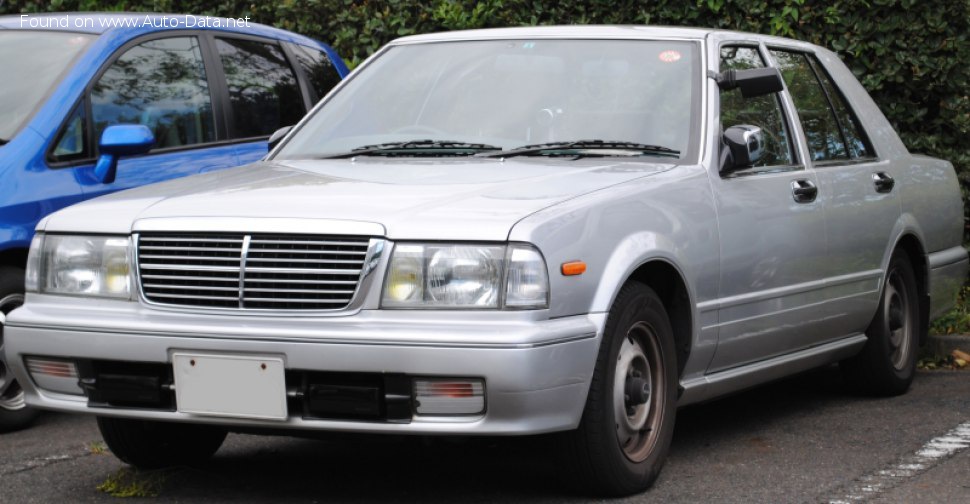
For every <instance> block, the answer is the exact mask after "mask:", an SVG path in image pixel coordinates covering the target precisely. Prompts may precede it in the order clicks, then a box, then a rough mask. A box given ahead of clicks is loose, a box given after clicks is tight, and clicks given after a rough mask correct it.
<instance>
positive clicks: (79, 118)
mask: <svg viewBox="0 0 970 504" xmlns="http://www.w3.org/2000/svg"><path fill="white" fill-rule="evenodd" d="M86 115H87V114H85V113H84V101H81V103H79V104H78V105H77V106H76V107H74V110H73V111H72V112H71V115H70V116H68V119H67V122H65V123H64V129H63V130H61V136H59V137H57V142H56V143H55V144H54V150H53V151H52V152H51V161H54V162H55V163H63V162H68V161H74V160H77V159H86V158H90V157H92V156H91V153H90V152H88V128H87V121H86Z"/></svg>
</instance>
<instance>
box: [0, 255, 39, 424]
mask: <svg viewBox="0 0 970 504" xmlns="http://www.w3.org/2000/svg"><path fill="white" fill-rule="evenodd" d="M22 304H24V270H22V269H20V268H11V267H2V268H0V313H3V314H4V315H6V314H8V313H10V312H11V311H12V310H13V309H14V308H17V307H18V306H20V305H22ZM0 355H3V326H0ZM37 415H38V412H37V410H35V409H33V408H28V407H27V403H26V402H25V401H24V389H23V388H21V387H20V384H18V383H17V380H15V379H14V377H13V374H12V373H11V372H10V368H9V367H8V366H7V363H6V362H5V361H4V360H3V359H2V358H0V432H9V431H14V430H18V429H23V428H24V427H27V426H28V425H30V424H31V423H33V421H34V419H36V418H37Z"/></svg>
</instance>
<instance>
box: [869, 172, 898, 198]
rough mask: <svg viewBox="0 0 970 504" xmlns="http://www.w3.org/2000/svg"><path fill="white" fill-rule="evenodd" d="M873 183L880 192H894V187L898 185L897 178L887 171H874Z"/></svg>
mask: <svg viewBox="0 0 970 504" xmlns="http://www.w3.org/2000/svg"><path fill="white" fill-rule="evenodd" d="M872 183H873V184H874V185H875V186H876V192H878V193H888V192H892V190H893V187H896V180H895V179H893V178H892V177H890V176H889V174H888V173H886V172H876V173H873V174H872Z"/></svg>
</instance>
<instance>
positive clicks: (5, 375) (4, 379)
mask: <svg viewBox="0 0 970 504" xmlns="http://www.w3.org/2000/svg"><path fill="white" fill-rule="evenodd" d="M22 304H24V295H23V294H8V295H7V296H4V298H3V299H0V312H3V313H4V314H7V313H10V311H11V310H13V309H14V308H16V307H18V306H20V305H22ZM2 353H3V327H0V354H2ZM26 406H27V402H26V401H25V400H24V389H22V388H20V385H19V384H17V381H16V380H14V379H13V376H11V375H10V369H9V368H8V367H7V363H6V362H4V361H3V360H2V359H0V409H4V410H7V411H17V410H21V409H24V407H26Z"/></svg>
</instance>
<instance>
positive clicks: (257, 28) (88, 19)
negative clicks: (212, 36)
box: [0, 12, 295, 39]
mask: <svg viewBox="0 0 970 504" xmlns="http://www.w3.org/2000/svg"><path fill="white" fill-rule="evenodd" d="M24 16H26V17H24ZM31 18H33V19H37V18H41V19H51V18H54V19H66V20H67V21H68V23H67V26H66V27H65V26H56V25H55V26H49V25H48V24H44V25H43V26H41V27H37V28H30V27H29V26H25V25H24V24H23V23H24V20H25V19H31ZM206 19H207V20H209V21H213V22H214V21H215V20H219V22H220V23H219V24H220V25H221V26H220V27H218V28H205V27H202V26H198V23H199V22H200V21H202V20H206ZM186 21H189V22H194V24H196V26H195V27H191V26H189V27H188V28H186ZM125 22H127V23H129V25H125ZM134 22H138V23H137V24H134V25H131V24H132V23H134ZM165 22H168V23H177V27H176V26H166V27H162V26H160V24H161V23H165ZM149 23H152V25H153V26H155V27H156V28H155V29H156V30H158V31H162V30H166V29H173V28H181V29H190V30H191V29H216V30H220V31H227V32H233V33H242V34H251V35H262V36H264V37H271V38H283V39H291V38H293V36H294V35H295V34H293V33H290V32H287V31H285V30H280V29H278V28H273V27H272V26H266V25H263V24H259V23H255V22H253V21H249V22H248V26H246V25H243V26H241V27H239V26H234V23H232V22H230V18H221V17H215V16H202V15H198V16H194V15H191V14H164V13H158V12H45V13H36V14H34V13H31V14H12V15H7V16H0V30H2V29H10V30H17V29H34V30H44V31H62V32H74V33H92V34H97V35H100V34H103V33H106V32H108V31H117V32H126V31H129V32H132V34H136V33H137V34H141V33H145V31H146V29H145V26H144V25H147V24H149Z"/></svg>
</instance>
